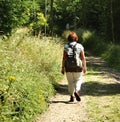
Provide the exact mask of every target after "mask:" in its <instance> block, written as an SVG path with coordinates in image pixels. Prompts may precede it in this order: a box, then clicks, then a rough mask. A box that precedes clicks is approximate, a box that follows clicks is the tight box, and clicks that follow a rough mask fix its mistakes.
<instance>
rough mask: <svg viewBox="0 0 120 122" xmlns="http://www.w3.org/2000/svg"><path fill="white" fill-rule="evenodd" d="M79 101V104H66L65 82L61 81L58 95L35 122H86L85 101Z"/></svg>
mask: <svg viewBox="0 0 120 122" xmlns="http://www.w3.org/2000/svg"><path fill="white" fill-rule="evenodd" d="M81 99H82V101H81V102H77V101H75V102H74V103H69V102H68V100H69V94H68V91H67V81H66V80H63V81H62V82H61V84H60V89H59V90H58V93H57V94H56V96H55V97H53V98H52V99H51V104H50V107H49V109H48V111H47V112H45V113H44V114H42V115H41V116H40V118H39V119H38V121H37V122H88V121H87V120H88V117H87V113H86V111H85V107H86V106H85V99H84V97H81Z"/></svg>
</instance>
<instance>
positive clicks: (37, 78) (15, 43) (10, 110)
mask: <svg viewBox="0 0 120 122" xmlns="http://www.w3.org/2000/svg"><path fill="white" fill-rule="evenodd" d="M60 41H61V40H60V39H59V38H57V40H56V39H55V38H51V37H42V38H41V39H39V38H35V37H32V36H30V35H29V33H28V30H27V29H19V30H17V31H16V33H13V34H12V36H11V37H9V38H8V39H5V40H0V113H1V114H0V121H1V122H18V121H19V122H26V121H30V120H31V119H33V118H34V117H36V116H37V114H40V113H42V112H43V111H45V110H46V109H47V107H48V101H49V98H50V97H51V96H52V95H53V94H55V87H57V84H58V82H59V81H60V79H61V78H62V75H61V73H60V67H61V56H62V48H61V44H60Z"/></svg>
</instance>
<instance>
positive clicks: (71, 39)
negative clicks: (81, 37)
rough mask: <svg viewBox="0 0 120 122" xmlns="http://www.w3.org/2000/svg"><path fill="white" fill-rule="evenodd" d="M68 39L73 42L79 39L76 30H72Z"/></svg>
mask: <svg viewBox="0 0 120 122" xmlns="http://www.w3.org/2000/svg"><path fill="white" fill-rule="evenodd" d="M68 41H69V42H72V41H78V36H77V34H76V33H75V32H70V33H69V35H68Z"/></svg>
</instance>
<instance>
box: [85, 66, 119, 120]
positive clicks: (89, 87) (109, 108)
mask: <svg viewBox="0 0 120 122" xmlns="http://www.w3.org/2000/svg"><path fill="white" fill-rule="evenodd" d="M85 79H86V82H85V83H84V87H85V88H84V95H85V98H86V100H87V101H86V105H87V109H86V111H87V112H88V116H89V118H90V122H119V121H120V84H118V83H116V82H115V79H113V78H110V77H109V75H108V74H106V73H105V72H103V71H101V70H100V69H96V68H95V67H94V68H93V67H91V68H90V67H88V73H87V75H86V77H85Z"/></svg>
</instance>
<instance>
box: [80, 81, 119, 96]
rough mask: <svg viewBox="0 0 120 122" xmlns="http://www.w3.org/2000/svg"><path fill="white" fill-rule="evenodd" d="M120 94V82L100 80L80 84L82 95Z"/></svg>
mask: <svg viewBox="0 0 120 122" xmlns="http://www.w3.org/2000/svg"><path fill="white" fill-rule="evenodd" d="M115 94H120V84H119V83H112V84H111V83H110V84H105V83H104V84H103V83H100V82H97V81H95V82H93V81H89V82H86V83H83V84H82V95H92V96H106V95H115Z"/></svg>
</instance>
